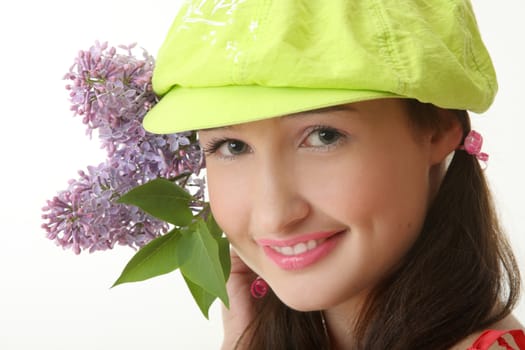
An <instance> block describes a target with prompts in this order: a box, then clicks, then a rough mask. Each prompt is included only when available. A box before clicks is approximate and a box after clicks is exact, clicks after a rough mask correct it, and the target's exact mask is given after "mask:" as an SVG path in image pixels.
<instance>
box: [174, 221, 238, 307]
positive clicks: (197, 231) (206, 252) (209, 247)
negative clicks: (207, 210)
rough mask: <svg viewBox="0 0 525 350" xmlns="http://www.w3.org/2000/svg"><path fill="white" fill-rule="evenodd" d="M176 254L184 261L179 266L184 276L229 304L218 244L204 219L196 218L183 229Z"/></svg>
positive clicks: (225, 303)
mask: <svg viewBox="0 0 525 350" xmlns="http://www.w3.org/2000/svg"><path fill="white" fill-rule="evenodd" d="M177 256H178V257H179V258H180V259H183V260H184V261H185V262H184V264H182V265H181V266H180V270H181V272H182V274H183V275H184V277H186V278H187V279H189V280H190V281H191V282H193V283H194V284H196V285H198V286H200V287H202V288H203V289H204V290H205V291H206V292H207V293H209V294H211V295H214V296H217V297H219V299H221V300H222V302H223V303H224V305H226V306H228V305H229V302H228V294H227V292H226V279H225V278H224V273H223V269H222V265H221V261H220V258H219V246H218V244H217V241H216V240H215V239H214V238H213V236H212V235H211V234H210V232H209V230H208V227H207V226H206V224H205V223H204V220H202V219H200V220H198V221H197V222H196V223H194V225H192V226H191V229H188V230H185V232H184V233H183V234H182V236H181V239H180V241H179V244H178V247H177ZM198 303H199V302H198Z"/></svg>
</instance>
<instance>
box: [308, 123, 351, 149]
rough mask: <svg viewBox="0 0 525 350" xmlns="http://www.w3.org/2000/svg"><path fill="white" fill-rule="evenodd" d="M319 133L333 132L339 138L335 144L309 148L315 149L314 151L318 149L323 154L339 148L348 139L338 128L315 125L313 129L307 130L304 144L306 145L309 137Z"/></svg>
mask: <svg viewBox="0 0 525 350" xmlns="http://www.w3.org/2000/svg"><path fill="white" fill-rule="evenodd" d="M319 131H328V132H333V133H335V134H336V136H337V139H336V140H335V141H334V142H333V143H330V144H325V145H323V146H310V147H309V148H314V149H316V150H318V151H321V152H322V151H326V150H330V149H332V148H334V147H337V146H338V145H340V144H341V143H342V142H345V141H346V138H347V137H348V136H347V134H345V133H343V132H342V131H339V130H337V129H336V128H333V127H330V126H326V125H314V126H313V127H311V128H309V129H308V130H307V132H306V136H305V137H304V139H303V142H302V143H304V141H306V140H307V139H308V137H310V136H311V135H312V134H314V133H316V132H319ZM302 143H301V144H302ZM307 147H308V146H307Z"/></svg>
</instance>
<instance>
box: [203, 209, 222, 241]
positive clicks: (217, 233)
mask: <svg viewBox="0 0 525 350" xmlns="http://www.w3.org/2000/svg"><path fill="white" fill-rule="evenodd" d="M206 225H207V226H208V230H209V231H210V233H211V235H212V236H213V237H214V238H216V239H217V238H220V237H221V236H222V229H221V228H220V227H219V225H218V224H217V221H215V218H214V217H213V215H212V214H210V215H209V216H208V219H207V220H206Z"/></svg>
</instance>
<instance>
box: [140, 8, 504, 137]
mask: <svg viewBox="0 0 525 350" xmlns="http://www.w3.org/2000/svg"><path fill="white" fill-rule="evenodd" d="M153 88H154V90H155V92H156V93H157V94H158V95H160V96H162V98H161V99H160V101H159V103H157V104H156V105H155V106H154V107H153V108H152V109H151V110H150V111H149V112H148V114H147V115H146V117H145V119H144V127H145V129H146V130H148V131H150V132H154V133H174V132H180V131H186V130H198V129H205V128H211V127H219V126H226V125H232V124H238V123H244V122H250V121H255V120H260V119H265V118H271V117H276V116H282V115H286V114H291V113H296V112H301V111H305V110H311V109H317V108H322V107H328V106H333V105H338V104H344V103H351V102H357V101H363V100H369V99H376V98H382V97H403V98H414V99H417V100H419V101H421V102H429V103H432V104H434V105H437V106H439V107H443V108H451V109H465V110H471V111H474V112H477V113H481V112H483V111H485V110H486V109H487V108H488V107H489V106H490V104H491V103H492V101H493V99H494V96H495V94H496V91H497V82H496V76H495V72H494V68H493V65H492V62H491V59H490V57H489V54H488V52H487V50H486V48H485V46H484V44H483V42H482V40H481V37H480V33H479V30H478V26H477V23H476V19H475V17H474V13H473V11H472V7H471V4H470V2H469V1H467V0H412V1H409V0H406V1H394V0H366V1H364V0H227V1H217V0H208V1H206V0H195V1H187V2H186V3H185V4H184V5H183V6H182V8H181V10H180V12H179V13H178V15H177V17H176V18H175V21H174V22H173V25H172V26H171V28H170V30H169V33H168V35H167V37H166V39H165V41H164V43H163V45H162V47H161V48H160V50H159V52H158V55H157V62H156V66H155V69H154V73H153Z"/></svg>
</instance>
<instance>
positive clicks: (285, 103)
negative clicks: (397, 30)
mask: <svg viewBox="0 0 525 350" xmlns="http://www.w3.org/2000/svg"><path fill="white" fill-rule="evenodd" d="M396 96H397V95H395V94H392V93H389V92H383V91H363V90H348V89H307V88H289V87H282V88H279V87H276V88H272V87H262V86H221V87H206V88H186V87H174V88H172V89H171V90H170V91H169V92H168V93H167V94H166V95H164V96H163V97H162V98H161V99H160V101H159V102H158V103H157V104H156V105H155V106H154V107H153V108H152V109H151V110H150V111H149V112H148V113H147V114H146V116H145V117H144V121H143V125H144V128H145V129H146V130H147V131H149V132H152V133H156V134H171V133H176V132H182V131H190V130H201V129H208V128H215V127H221V126H228V125H234V124H240V123H247V122H252V121H256V120H262V119H268V118H272V117H278V116H283V115H287V114H292V113H298V112H303V111H307V110H313V109H318V108H324V107H330V106H335V105H339V104H346V103H352V102H358V101H364V100H372V99H377V98H385V97H396Z"/></svg>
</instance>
